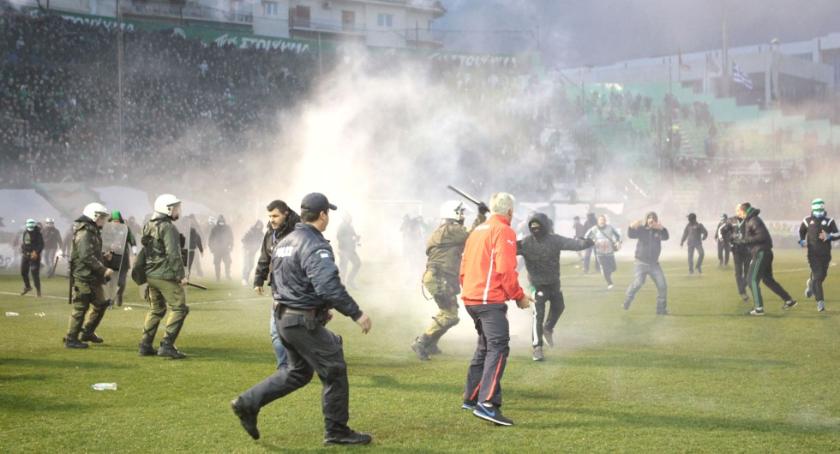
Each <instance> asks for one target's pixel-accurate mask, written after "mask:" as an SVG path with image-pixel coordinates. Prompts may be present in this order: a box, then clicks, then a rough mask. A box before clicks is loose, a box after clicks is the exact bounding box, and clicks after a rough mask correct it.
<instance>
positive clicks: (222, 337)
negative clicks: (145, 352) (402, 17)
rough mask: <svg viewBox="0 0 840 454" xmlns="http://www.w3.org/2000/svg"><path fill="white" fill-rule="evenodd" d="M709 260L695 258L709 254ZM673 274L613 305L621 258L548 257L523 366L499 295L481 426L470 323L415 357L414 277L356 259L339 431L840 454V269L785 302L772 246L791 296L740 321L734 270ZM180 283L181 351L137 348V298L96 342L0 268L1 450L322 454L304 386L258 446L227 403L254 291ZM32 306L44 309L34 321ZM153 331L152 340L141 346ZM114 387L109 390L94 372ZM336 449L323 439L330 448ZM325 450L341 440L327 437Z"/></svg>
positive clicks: (516, 328) (258, 334)
mask: <svg viewBox="0 0 840 454" xmlns="http://www.w3.org/2000/svg"><path fill="white" fill-rule="evenodd" d="M710 252H711V251H710ZM711 255H712V254H709V255H708V256H707V264H706V269H705V272H706V273H705V274H704V275H703V276H701V277H698V276H688V275H687V270H686V265H685V264H684V260H682V259H673V260H669V261H667V262H665V263H664V268H665V271H666V276H667V278H668V283H669V309H670V311H671V315H670V316H668V317H657V316H655V315H654V312H655V302H654V295H655V289H654V287H653V283H652V282H648V284H647V285H646V286H645V288H644V289H643V290H642V292H640V294H639V295H638V298H637V300H636V303H635V304H634V306H633V307H632V308H631V310H630V311H628V312H625V311H623V310H621V302H622V297H623V290H624V288H626V286H627V284H628V283H629V280H630V278H631V272H632V264H631V263H629V262H620V263H619V272H618V274H617V275H616V288H615V289H613V290H611V291H607V290H606V289H605V287H604V284H603V281H602V279H601V278H600V276H597V275H587V276H584V275H582V274H581V272H580V270H579V269H576V268H575V265H574V263H573V260H572V258H573V257H574V256H573V255H571V254H569V255H567V256H566V257H565V258H564V266H563V270H562V273H563V277H562V281H563V289H564V293H565V297H566V305H567V309H566V313H565V314H564V315H563V317H562V318H561V319H560V323H559V324H558V327H557V329H556V334H555V336H556V339H555V341H556V347H554V348H552V349H546V357H547V358H546V361H545V362H543V363H535V362H533V361H532V360H531V356H530V347H529V333H530V326H529V322H528V313H527V312H525V311H521V310H518V309H516V308H515V306H514V305H512V304H511V307H510V319H511V334H512V342H511V358H510V361H509V364H508V368H507V372H506V374H505V377H504V381H503V385H504V399H505V406H504V410H505V414H506V415H507V416H509V417H510V418H512V419H513V420H514V421H515V423H516V425H515V426H513V427H510V428H502V427H495V426H492V425H490V424H489V423H486V422H484V421H481V420H479V419H478V418H475V417H474V416H472V415H471V414H470V413H469V412H466V411H463V410H460V408H459V407H460V403H461V390H462V386H463V380H464V376H465V372H466V367H467V363H468V361H469V358H470V355H471V352H472V349H473V346H474V342H475V334H474V331H473V327H472V325H471V323H469V320H466V319H468V316H467V315H466V314H465V313H464V311H463V310H462V311H461V316H462V321H461V324H460V325H458V326H457V327H456V328H455V329H454V330H453V331H452V332H451V333H449V334H448V335H447V336H446V337H445V338H444V339H443V340H442V341H441V348H442V349H443V350H444V354H443V355H442V356H439V357H435V358H434V359H433V360H432V361H430V362H426V363H420V362H419V361H418V360H417V359H416V358H415V357H414V355H413V353H412V352H411V350H410V349H409V344H410V343H411V341H412V339H413V338H414V337H415V336H417V335H418V334H420V333H421V332H422V330H423V328H424V327H425V325H426V324H427V323H428V322H429V320H430V319H429V317H430V316H431V315H432V314H433V313H434V310H435V307H434V304H433V303H432V302H429V301H425V300H424V299H423V297H422V296H421V294H420V286H419V277H417V276H413V275H412V277H411V278H410V279H400V278H398V277H395V276H394V274H395V273H396V271H395V269H396V268H395V267H393V266H390V265H385V264H376V263H370V264H366V267H365V269H363V270H362V275H361V276H360V277H361V283H360V290H357V291H354V292H352V293H353V294H354V296H356V298H357V300H358V301H359V303H360V304H361V306H362V308H363V309H365V310H366V311H367V312H368V313H369V314H370V315H371V317H372V319H373V330H372V332H371V333H370V334H369V335H367V336H364V335H362V334H361V333H360V331H359V329H358V327H357V326H356V325H355V324H353V323H352V322H351V321H350V320H348V319H346V318H344V317H341V316H337V317H336V319H335V320H334V321H333V322H332V323H331V324H330V325H329V327H330V328H331V329H332V330H334V331H335V332H337V333H339V334H341V335H342V336H343V337H344V339H345V354H346V357H347V362H348V367H349V374H350V387H351V402H350V413H351V419H350V425H351V426H352V427H353V428H355V429H357V430H361V431H365V432H370V433H372V434H373V436H374V444H373V445H372V447H370V448H368V449H377V450H384V451H400V452H405V451H426V452H440V451H464V452H467V451H469V452H499V451H501V452H517V451H518V452H581V451H586V452H591V451H601V452H616V451H623V452H655V451H663V452H674V451H678V452H684V451H703V452H731V451H737V452H768V451H775V452H830V451H838V450H840V392H839V391H838V390H840V350H838V346H839V345H840V344H839V343H838V338H839V337H840V277H838V276H837V273H838V271H837V268H835V267H832V268H831V269H830V271H829V278H828V281H827V285H826V292H827V295H828V298H827V306H828V311H827V312H825V313H817V311H816V309H815V304H814V302H813V300H805V298H804V297H803V295H802V291H803V287H804V282H805V279H806V278H807V275H808V271H807V264H806V263H805V259H804V254H803V253H802V252H801V251H781V252H778V254H777V259H776V263H775V272H776V277H777V279H778V280H779V281H780V282H781V283H782V285H783V286H785V287H786V288H787V289H788V290H789V291H790V292H791V293H792V294H794V295H795V296H796V297H797V298H798V299H799V300H800V304H799V306H798V307H796V308H794V309H792V310H791V311H787V312H785V311H782V309H781V305H782V302H781V301H780V300H779V299H778V298H777V297H776V296H775V295H772V294H771V293H770V292H769V291H765V297H766V301H767V312H768V313H767V315H766V316H764V317H747V316H744V315H743V313H744V312H746V311H747V310H748V309H749V308H750V306H749V305H745V304H744V303H742V302H741V301H740V300H739V298H738V296H737V293H736V290H735V284H734V280H733V277H732V269H731V268H727V269H724V270H720V269H717V268H716V266H715V265H716V263H715V262H716V260H715V258H714V257H712V256H711ZM197 282H199V283H206V284H207V285H208V286H210V290H209V291H206V292H202V291H200V290H193V289H190V290H189V291H188V301H189V303H190V305H191V312H190V314H189V317H188V318H187V320H186V324H185V327H184V330H183V332H182V335H181V338H180V339H179V341H178V347H179V348H180V349H181V350H183V351H184V352H186V353H187V354H188V355H189V358H188V359H186V360H183V361H172V360H164V359H160V358H156V357H151V358H148V357H147V358H141V357H138V355H137V343H138V341H139V337H140V332H141V329H142V322H143V316H144V314H145V310H144V309H145V307H144V305H143V302H142V301H141V299H140V297H139V295H138V291H137V288H136V287H134V286H133V285H131V286H130V287H129V289H128V290H127V296H128V298H127V302H126V304H127V306H125V307H126V308H130V309H131V310H123V309H117V310H112V311H109V312H108V313H107V314H106V317H105V319H104V321H103V323H102V325H101V327H100V329H99V330H98V334H99V335H100V336H102V337H103V338H105V343H104V344H103V345H101V346H92V347H91V348H89V349H88V350H85V351H76V350H67V349H64V348H63V346H62V345H61V342H60V340H61V338H62V336H63V335H64V332H65V329H66V325H67V318H68V315H69V311H70V308H69V306H68V305H67V302H66V294H65V293H64V290H65V288H66V280H63V279H61V278H53V279H48V280H45V294H46V295H47V296H46V297H45V298H41V299H36V298H34V297H31V296H26V297H19V296H16V295H17V292H18V291H19V290H20V287H21V284H20V278H19V277H17V276H10V275H7V276H2V277H0V292H1V293H0V309H2V312H11V311H13V312H18V313H19V314H20V315H19V316H17V317H0V333H1V334H0V451H2V452H27V453H30V452H147V453H148V452H179V451H180V452H183V451H190V452H271V451H285V450H289V451H308V450H319V449H324V448H323V447H322V445H321V442H322V437H323V423H322V419H321V410H320V392H321V386H320V383H318V380H317V379H315V380H313V382H312V383H311V384H310V385H309V386H307V387H306V388H304V389H302V390H300V391H298V392H296V393H293V394H292V395H290V396H287V397H286V398H284V399H281V400H278V401H276V402H274V403H273V404H271V405H269V406H267V407H265V408H264V409H263V410H262V412H261V413H260V417H259V427H260V430H261V432H262V439H261V440H259V441H256V442H255V441H252V440H251V439H250V438H249V437H248V436H247V435H246V434H245V432H244V431H243V430H242V429H241V428H240V426H239V422H238V421H237V419H236V418H235V417H234V416H233V414H232V412H231V411H230V408H229V406H228V402H229V401H230V400H231V399H232V398H234V397H235V396H236V395H237V394H238V393H239V392H241V391H243V390H245V389H246V388H248V387H249V386H251V385H253V384H254V383H256V382H258V381H259V380H261V379H263V378H264V377H266V376H268V375H269V374H270V373H271V372H272V370H273V368H274V358H273V352H272V349H271V345H270V341H269V338H268V323H269V322H268V318H269V311H270V299H269V298H267V297H262V298H260V297H256V296H255V295H254V294H253V293H252V292H251V291H250V289H248V288H245V287H242V286H240V285H238V283H235V282H228V283H222V284H216V283H215V282H212V281H209V280H205V281H202V280H201V279H198V280H197ZM40 313H43V315H42V316H39V315H36V314H40ZM161 334H162V333H158V341H159V339H160V336H161ZM97 382H116V383H118V386H119V389H118V390H117V391H93V390H92V389H91V384H93V383H97ZM331 450H336V449H334V448H333V449H331ZM338 450H340V449H338Z"/></svg>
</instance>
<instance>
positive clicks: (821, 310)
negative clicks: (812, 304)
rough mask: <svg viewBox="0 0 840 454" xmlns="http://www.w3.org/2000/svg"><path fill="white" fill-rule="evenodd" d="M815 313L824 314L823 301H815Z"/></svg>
mask: <svg viewBox="0 0 840 454" xmlns="http://www.w3.org/2000/svg"><path fill="white" fill-rule="evenodd" d="M817 311H818V312H825V301H817Z"/></svg>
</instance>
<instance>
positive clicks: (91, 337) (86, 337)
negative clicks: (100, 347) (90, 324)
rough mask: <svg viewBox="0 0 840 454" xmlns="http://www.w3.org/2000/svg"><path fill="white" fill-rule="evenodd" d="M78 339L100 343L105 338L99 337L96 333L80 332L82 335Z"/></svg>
mask: <svg viewBox="0 0 840 454" xmlns="http://www.w3.org/2000/svg"><path fill="white" fill-rule="evenodd" d="M79 340H81V341H82V342H93V343H94V344H101V343H103V342H105V339H102V338H101V337H99V336H97V335H96V333H90V334H88V333H82V335H81V336H80V337H79Z"/></svg>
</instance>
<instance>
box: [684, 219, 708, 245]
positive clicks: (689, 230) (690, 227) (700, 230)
mask: <svg viewBox="0 0 840 454" xmlns="http://www.w3.org/2000/svg"><path fill="white" fill-rule="evenodd" d="M708 237H709V232H708V231H707V230H706V227H705V226H704V225H703V224H701V223H699V222H697V220H696V219H695V220H694V222H691V221H688V224H686V226H685V230H683V236H682V240H681V241H680V246H682V245H683V244H685V242H686V241H688V245H689V246H694V247H697V246H701V245H702V244H703V241H706V238H708Z"/></svg>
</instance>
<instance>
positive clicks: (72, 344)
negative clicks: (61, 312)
mask: <svg viewBox="0 0 840 454" xmlns="http://www.w3.org/2000/svg"><path fill="white" fill-rule="evenodd" d="M62 340H63V341H64V347H65V348H88V344H86V343H84V342H81V341H79V339H76V338H75V337H69V336H68V337H65V338H64V339H62Z"/></svg>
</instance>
